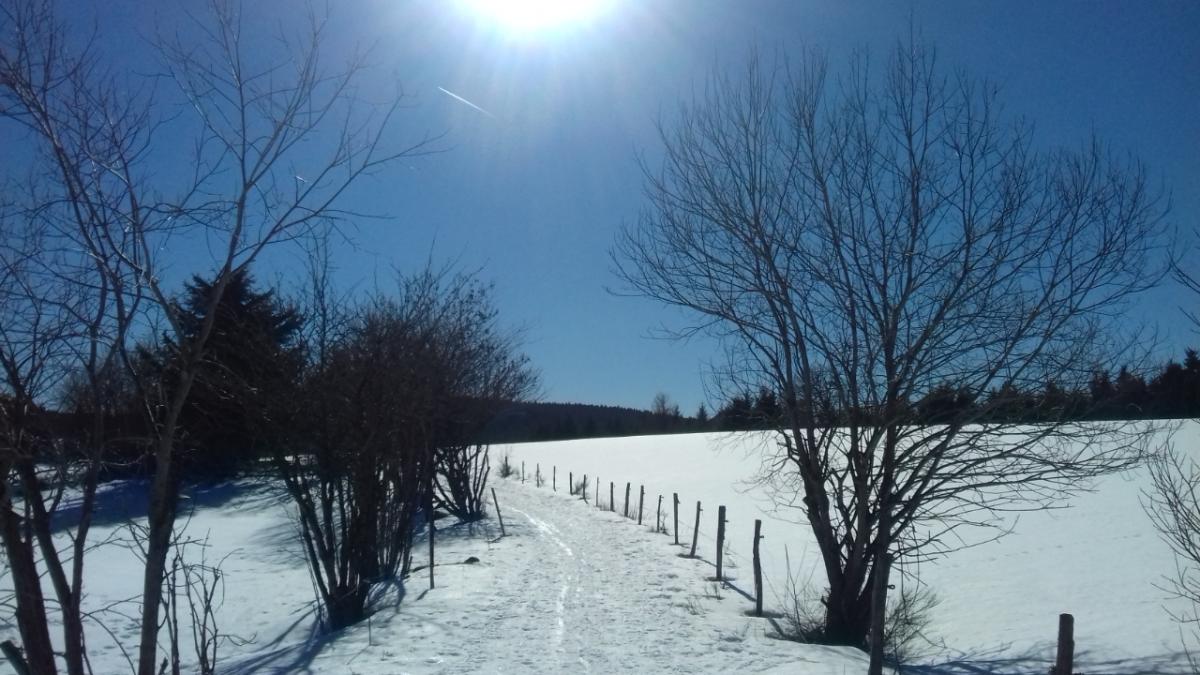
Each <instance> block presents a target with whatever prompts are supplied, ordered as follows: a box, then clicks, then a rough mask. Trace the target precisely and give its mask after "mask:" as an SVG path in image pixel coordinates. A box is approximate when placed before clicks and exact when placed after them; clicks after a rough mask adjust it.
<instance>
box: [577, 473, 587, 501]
mask: <svg viewBox="0 0 1200 675" xmlns="http://www.w3.org/2000/svg"><path fill="white" fill-rule="evenodd" d="M580 485H581V486H582V487H583V489H582V490H580V492H582V493H583V494H581V495H579V498H580V499H582V500H583V503H584V504H586V503H587V474H586V473H585V474H583V482H582V483H580Z"/></svg>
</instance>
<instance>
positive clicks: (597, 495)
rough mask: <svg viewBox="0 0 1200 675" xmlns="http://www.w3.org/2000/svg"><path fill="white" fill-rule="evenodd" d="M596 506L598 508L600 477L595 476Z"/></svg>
mask: <svg viewBox="0 0 1200 675" xmlns="http://www.w3.org/2000/svg"><path fill="white" fill-rule="evenodd" d="M596 508H600V477H599V476H596Z"/></svg>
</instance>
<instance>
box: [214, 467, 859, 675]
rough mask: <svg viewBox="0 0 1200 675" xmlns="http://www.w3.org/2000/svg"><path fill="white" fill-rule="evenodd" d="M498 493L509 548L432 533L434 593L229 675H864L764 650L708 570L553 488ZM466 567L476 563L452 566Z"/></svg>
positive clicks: (741, 603)
mask: <svg viewBox="0 0 1200 675" xmlns="http://www.w3.org/2000/svg"><path fill="white" fill-rule="evenodd" d="M494 484H495V486H496V489H497V492H498V493H499V497H500V508H501V510H502V513H503V514H504V519H505V525H506V526H507V529H508V536H507V537H504V538H503V539H500V540H499V541H494V542H491V543H488V542H487V538H486V534H485V533H481V532H480V531H479V528H478V527H477V528H476V529H475V531H474V532H473V533H470V534H468V533H467V532H466V531H457V532H456V531H453V530H446V531H443V532H441V534H440V535H439V539H438V541H439V544H438V551H439V554H438V559H439V563H438V567H437V588H436V589H434V590H432V591H426V590H425V589H426V588H427V583H428V577H427V576H426V575H425V573H424V572H423V571H420V572H416V573H414V574H413V575H412V577H410V579H409V582H408V590H407V597H405V598H404V600H403V602H402V603H401V604H400V605H399V607H398V608H397V609H395V610H394V611H393V609H392V608H391V607H384V608H381V610H380V611H378V612H377V613H376V614H375V615H374V617H373V618H372V621H371V625H370V626H364V625H358V626H354V627H352V628H350V629H348V630H347V631H345V632H344V633H342V634H340V635H337V636H334V637H333V639H331V640H329V641H328V642H326V643H325V644H323V645H321V646H320V647H319V648H317V649H315V650H314V649H311V648H303V647H300V646H299V645H298V644H296V643H294V642H292V643H291V644H290V645H289V646H288V647H285V648H283V649H282V650H278V651H277V652H276V653H274V654H269V653H262V652H260V653H259V654H257V655H255V656H253V657H251V658H249V659H247V661H243V663H242V668H241V669H234V670H235V672H237V671H241V672H256V673H257V672H279V673H283V672H297V671H301V672H308V673H335V672H336V673H363V674H378V673H564V672H575V673H588V672H594V673H605V674H606V675H607V674H610V673H727V672H733V671H742V672H763V671H775V672H778V673H813V674H816V675H834V674H836V675H844V674H845V673H855V672H862V671H863V670H865V666H864V665H863V663H864V662H863V661H862V659H861V658H860V655H859V653H857V652H854V651H852V650H842V649H835V648H828V647H820V646H814V645H800V644H796V643H792V642H785V641H781V640H776V639H772V638H768V637H766V635H765V633H766V632H767V631H768V630H769V629H770V627H769V624H768V623H767V621H766V620H764V619H754V618H750V617H747V616H745V614H744V612H745V610H746V609H747V608H749V607H750V603H749V602H748V601H747V600H745V598H743V597H742V596H740V595H738V594H737V593H736V592H734V591H732V590H729V589H720V588H719V587H718V586H717V585H716V584H714V583H712V582H710V581H708V580H707V579H706V577H708V576H710V575H712V574H713V568H712V566H711V565H709V564H708V563H706V562H704V561H699V560H689V559H685V558H680V557H678V555H677V551H678V549H676V548H674V547H673V546H672V545H671V543H670V539H669V538H667V537H665V536H663V535H655V534H652V533H651V532H650V531H649V528H647V527H638V526H637V525H636V523H634V522H633V521H630V520H626V519H624V518H620V517H618V516H616V515H615V514H611V513H607V512H602V511H599V510H597V509H595V508H594V507H590V506H587V505H585V504H583V503H582V502H581V501H578V500H571V499H570V498H569V497H567V496H566V495H563V494H562V493H558V494H555V493H553V492H551V490H550V489H549V487H545V488H541V489H535V488H533V486H532V485H520V484H514V483H512V482H509V481H503V480H496V481H494ZM653 516H654V513H653V509H651V510H650V518H653ZM485 527H486V529H489V530H490V531H491V532H492V533H497V534H498V532H497V530H496V528H495V527H494V525H492V523H488V524H487V525H486V526H485ZM421 552H423V550H421ZM418 555H419V554H418ZM469 555H475V556H478V557H479V558H480V562H479V563H478V564H472V565H463V564H456V563H458V562H461V561H463V560H464V559H465V558H466V557H467V556H469ZM748 567H749V566H748V565H747V568H748ZM739 571H740V570H737V569H735V570H733V574H735V575H736V574H737V573H738V572H739ZM284 642H290V641H287V640H285V641H284ZM239 660H240V659H239ZM251 664H253V665H251Z"/></svg>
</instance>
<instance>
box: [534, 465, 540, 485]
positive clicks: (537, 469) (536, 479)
mask: <svg viewBox="0 0 1200 675" xmlns="http://www.w3.org/2000/svg"><path fill="white" fill-rule="evenodd" d="M533 486H534V487H542V463H541V462H538V463H537V464H535V465H534V469H533Z"/></svg>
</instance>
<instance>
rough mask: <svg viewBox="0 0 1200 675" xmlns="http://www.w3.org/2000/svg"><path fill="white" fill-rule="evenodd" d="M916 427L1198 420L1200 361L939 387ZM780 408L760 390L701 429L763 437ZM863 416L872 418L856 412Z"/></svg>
mask: <svg viewBox="0 0 1200 675" xmlns="http://www.w3.org/2000/svg"><path fill="white" fill-rule="evenodd" d="M905 408H906V409H907V415H908V417H909V419H911V421H912V423H914V424H939V423H945V422H947V421H949V420H951V419H954V420H971V421H975V422H981V423H983V422H1005V423H1012V422H1029V423H1036V422H1046V421H1057V420H1116V419H1122V420H1129V419H1180V418H1197V417H1200V354H1198V353H1197V351H1196V350H1195V349H1188V350H1186V351H1185V353H1184V358H1183V361H1182V362H1179V361H1175V360H1171V361H1168V362H1167V363H1166V364H1165V365H1163V366H1162V367H1161V368H1160V369H1159V370H1158V371H1157V372H1155V373H1153V374H1148V375H1143V374H1138V373H1135V372H1132V371H1130V370H1129V369H1127V368H1121V369H1120V370H1118V371H1117V372H1115V373H1111V372H1108V371H1105V370H1102V369H1097V370H1096V371H1094V372H1093V373H1092V376H1091V378H1090V380H1089V381H1088V382H1087V384H1086V387H1082V386H1081V387H1065V386H1063V385H1061V384H1059V383H1057V382H1055V381H1053V380H1051V381H1048V382H1046V383H1044V384H1042V385H1041V386H1038V387H1034V386H1025V387H1018V386H1015V385H1011V384H1006V385H1003V386H1001V387H998V388H996V389H993V390H991V391H989V392H987V393H986V394H985V395H983V396H978V395H975V394H974V393H972V392H970V391H967V390H965V389H956V388H954V387H950V386H941V387H936V388H934V389H933V390H932V391H930V392H929V393H928V394H926V395H925V396H923V397H921V398H920V399H918V400H917V401H915V402H911V401H910V402H907V403H906V404H905ZM817 409H818V410H820V411H823V414H825V415H827V416H829V417H831V418H833V419H834V420H836V419H838V418H846V417H847V416H848V415H850V414H851V413H849V412H847V411H838V410H836V409H835V407H834V406H831V405H818V406H817ZM782 410H783V406H782V405H781V404H780V401H779V399H778V397H777V396H776V394H775V393H774V392H772V391H770V390H769V389H766V388H762V389H760V390H759V391H758V393H756V394H755V393H750V392H746V393H743V394H740V395H737V396H734V397H733V398H731V399H730V400H729V401H728V402H727V403H726V404H725V405H723V406H722V407H721V408H720V409H718V411H717V412H716V414H714V415H713V416H712V419H711V420H710V421H709V422H708V423H707V424H704V425H696V424H693V426H701V427H702V428H703V429H704V430H709V431H738V430H752V429H766V428H772V427H775V426H777V425H778V424H779V423H780V422H781V421H783V419H782V417H781V415H782V412H781V411H782ZM858 415H860V416H866V417H869V416H870V412H869V411H861V412H859V413H858Z"/></svg>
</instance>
